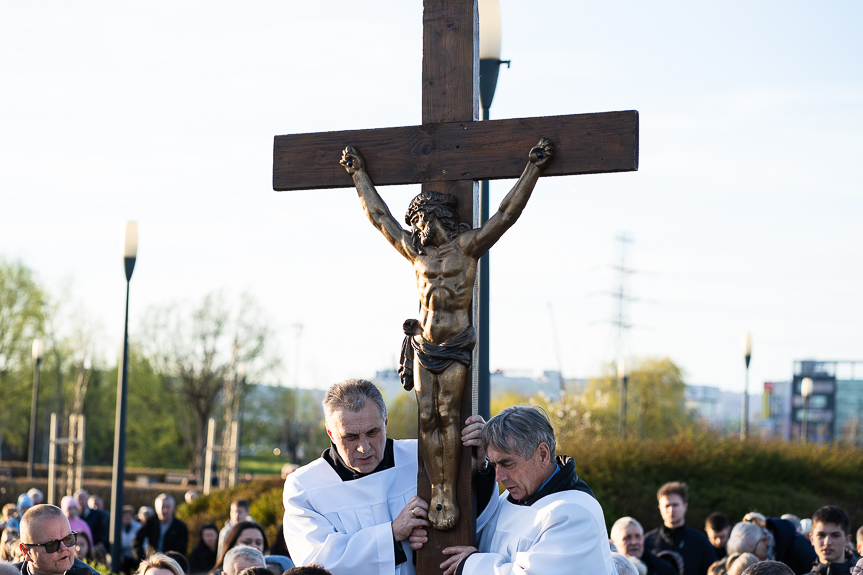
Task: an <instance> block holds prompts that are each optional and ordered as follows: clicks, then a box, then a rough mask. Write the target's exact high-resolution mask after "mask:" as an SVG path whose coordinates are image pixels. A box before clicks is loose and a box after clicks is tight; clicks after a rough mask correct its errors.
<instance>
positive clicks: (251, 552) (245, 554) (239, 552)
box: [222, 545, 267, 575]
mask: <svg viewBox="0 0 863 575" xmlns="http://www.w3.org/2000/svg"><path fill="white" fill-rule="evenodd" d="M249 567H263V568H264V569H266V568H267V562H266V560H265V559H264V554H263V553H261V552H260V551H258V550H257V549H255V548H254V547H248V546H246V545H238V546H237V547H232V548H231V549H229V550H228V552H227V553H225V560H224V561H223V564H222V573H223V574H224V575H237V574H238V573H239V572H240V571H242V570H243V569H248V568H249Z"/></svg>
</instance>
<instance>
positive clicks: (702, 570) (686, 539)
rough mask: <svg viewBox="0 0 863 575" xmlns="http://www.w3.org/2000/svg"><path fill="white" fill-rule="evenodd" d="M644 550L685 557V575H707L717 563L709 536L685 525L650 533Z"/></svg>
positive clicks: (646, 537) (646, 536)
mask: <svg viewBox="0 0 863 575" xmlns="http://www.w3.org/2000/svg"><path fill="white" fill-rule="evenodd" d="M644 549H645V551H650V552H651V553H654V554H656V553H659V552H660V551H674V552H676V553H679V554H680V556H681V557H683V575H706V573H707V569H708V568H709V567H710V565H712V564H713V562H714V561H716V549H714V548H713V545H711V543H710V540H709V539H708V538H707V535H705V534H704V533H702V532H701V531H698V530H696V529H693V528H692V527H689V526H688V525H686V524H685V523H684V524H683V525H681V526H680V527H675V528H674V529H669V528H668V527H666V526H664V525H663V526H662V527H659V528H657V529H654V530H652V531H648V532H647V533H646V534H645V536H644Z"/></svg>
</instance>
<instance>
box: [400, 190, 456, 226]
mask: <svg viewBox="0 0 863 575" xmlns="http://www.w3.org/2000/svg"><path fill="white" fill-rule="evenodd" d="M437 207H440V208H445V209H446V210H447V211H449V212H450V213H451V214H453V215H455V210H456V199H455V196H453V195H450V194H442V193H440V192H422V193H420V194H419V195H418V196H417V197H415V198H414V199H413V200H411V203H410V205H409V206H408V211H407V213H406V214H405V223H406V224H407V225H411V220H412V219H413V217H414V216H415V215H416V214H417V213H418V212H422V211H431V212H433V213H434V212H437V210H435V209H434V208H437Z"/></svg>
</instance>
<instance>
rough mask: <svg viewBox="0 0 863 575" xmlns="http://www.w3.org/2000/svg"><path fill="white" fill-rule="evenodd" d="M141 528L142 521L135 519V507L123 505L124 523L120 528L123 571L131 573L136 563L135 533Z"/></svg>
mask: <svg viewBox="0 0 863 575" xmlns="http://www.w3.org/2000/svg"><path fill="white" fill-rule="evenodd" d="M139 529H141V523H140V522H139V521H138V520H137V519H135V508H134V507H132V506H131V505H124V506H123V525H122V527H121V528H120V542H121V543H122V546H123V561H122V564H121V569H122V571H123V573H131V572H132V569H134V568H135V566H136V563H135V559H134V555H133V551H132V542H133V541H134V540H135V535H136V534H137V533H138V530H139Z"/></svg>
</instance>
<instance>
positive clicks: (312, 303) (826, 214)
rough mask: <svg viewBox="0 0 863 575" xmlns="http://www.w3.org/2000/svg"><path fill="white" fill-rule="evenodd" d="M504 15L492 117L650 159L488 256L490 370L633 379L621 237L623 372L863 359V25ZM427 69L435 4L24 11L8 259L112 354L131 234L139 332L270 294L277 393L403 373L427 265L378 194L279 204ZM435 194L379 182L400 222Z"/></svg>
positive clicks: (771, 16)
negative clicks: (291, 157)
mask: <svg viewBox="0 0 863 575" xmlns="http://www.w3.org/2000/svg"><path fill="white" fill-rule="evenodd" d="M501 17H502V23H503V32H502V36H503V49H502V55H503V58H504V59H511V60H512V68H510V69H506V68H503V69H502V70H501V73H500V80H499V82H498V87H497V92H496V94H495V99H494V102H493V105H492V109H491V115H492V117H493V118H515V117H521V116H542V115H556V114H570V113H582V112H601V111H610V110H628V109H636V110H638V111H639V113H640V121H641V123H640V136H641V141H640V148H641V155H640V169H639V171H638V172H634V173H626V174H603V175H593V176H573V177H558V178H547V179H541V180H540V182H539V184H538V185H537V187H536V191H535V193H534V196H533V198H532V199H531V201H530V204H529V205H528V208H527V209H526V210H525V213H524V215H523V216H522V219H521V220H520V221H519V222H518V223H517V224H516V226H515V227H514V228H513V229H511V230H510V231H509V232H508V233H507V234H506V236H504V238H503V239H502V240H501V241H500V242H499V243H498V245H497V246H495V247H494V248H493V250H492V252H491V265H492V275H491V281H492V284H491V285H492V288H491V289H492V296H491V306H492V312H491V313H492V315H491V323H492V333H491V338H492V339H491V346H492V347H491V367H492V369H504V370H507V369H519V370H529V371H535V372H538V371H541V370H544V369H556V368H557V367H558V360H557V355H556V352H555V344H554V341H555V337H554V334H553V329H555V328H556V331H557V339H558V340H559V342H560V343H559V345H560V355H561V364H562V368H563V372H564V375H565V376H566V377H588V376H591V375H595V374H596V373H597V372H598V371H599V369H600V366H601V365H602V363H603V362H605V361H610V360H612V359H614V355H615V344H614V341H615V340H614V335H613V331H612V328H611V327H610V325H609V324H608V322H609V320H610V319H611V318H612V316H613V313H614V301H613V300H612V298H611V297H609V296H608V295H607V293H608V292H610V291H612V290H614V289H616V282H617V278H616V275H615V273H614V271H613V270H612V269H611V267H610V266H611V265H613V264H615V263H616V260H617V258H618V247H619V246H618V245H617V244H616V243H615V241H614V238H615V236H616V235H619V234H621V233H626V234H627V235H628V236H630V237H631V238H633V240H634V243H633V244H632V245H631V246H630V248H629V250H628V256H629V257H628V261H627V263H628V265H629V266H630V267H633V268H635V269H637V270H639V272H638V273H636V274H633V275H632V277H631V278H630V281H629V289H630V290H631V293H632V295H633V296H634V297H637V298H640V301H638V302H635V303H633V304H632V305H631V306H630V320H631V321H632V323H633V324H634V328H633V329H632V330H630V331H629V334H628V339H627V345H626V348H627V349H626V352H627V354H629V355H635V356H647V355H650V356H669V357H671V358H672V359H673V360H674V361H675V362H677V363H678V365H680V366H681V367H682V368H683V369H684V370H685V372H686V374H687V381H688V382H689V383H693V384H701V385H718V386H720V387H722V388H723V389H727V390H740V389H742V385H743V359H742V351H741V342H742V337H743V333H744V332H746V331H751V332H752V334H753V342H754V343H753V359H752V383H753V388H758V387H759V386H760V384H761V382H763V381H771V380H784V379H788V378H789V377H790V376H791V369H792V361H793V360H795V359H805V358H820V359H863V299H861V297H860V292H861V289H860V286H861V285H863V266H861V262H863V242H861V232H860V229H861V222H863V194H861V191H863V190H861V187H863V186H862V185H861V181H863V178H861V176H860V170H859V166H860V163H861V160H860V158H861V156H863V139H861V133H863V34H860V32H859V26H860V22H861V21H863V4H860V3H859V2H853V1H846V2H840V1H837V2H820V3H816V2H788V1H782V2H780V1H772V2H767V1H764V2H742V1H730V2H729V1H723V2H712V1H711V2H697V3H693V2H683V1H665V2H635V1H632V2H586V1H573V0H567V1H562V0H558V1H547V2H544V3H541V4H536V3H532V2H523V1H516V0H501ZM421 49H422V2H421V0H389V1H372V0H365V1H364V2H356V1H354V2H347V1H344V0H327V1H320V2H300V1H297V0H284V1H282V2H273V1H270V2H266V1H259V2H225V1H212V0H208V1H206V2H204V1H187V2H140V1H139V2H124V3H116V2H88V1H85V2H75V3H68V2H57V1H54V2H20V1H18V2H13V1H9V0H2V1H0V82H2V89H0V200H2V203H0V256H2V257H5V258H7V259H21V260H23V261H24V262H25V263H26V264H27V265H28V266H30V267H31V268H33V269H34V270H35V271H36V272H37V274H38V275H39V277H40V279H41V280H43V282H44V283H45V284H46V285H47V286H48V287H49V288H50V289H52V290H54V291H57V292H59V291H60V289H61V286H63V285H66V284H67V283H68V281H70V280H71V282H72V283H71V285H72V287H71V293H72V294H73V296H72V297H73V298H74V299H75V301H77V302H79V304H76V305H81V306H83V308H84V309H86V310H87V312H88V314H89V315H90V316H91V317H92V318H94V321H96V322H97V323H99V324H101V325H102V340H103V348H104V353H105V356H106V361H114V360H115V357H116V351H115V350H116V349H118V348H119V346H120V343H121V338H122V330H123V305H124V302H123V298H124V286H123V282H124V277H123V272H122V262H121V254H120V245H121V243H122V237H123V229H124V224H125V221H126V220H128V219H133V220H136V221H137V222H138V226H139V233H140V239H139V259H138V263H137V267H136V270H135V275H134V277H133V280H132V299H131V318H132V319H131V324H132V326H131V330H132V335H133V337H134V335H135V334H134V332H135V329H136V327H137V325H138V324H139V322H140V321H141V319H142V318H143V316H144V314H145V311H146V309H147V308H148V306H150V305H153V304H164V303H168V302H171V301H189V302H197V301H200V299H201V298H202V297H203V296H204V295H205V294H207V293H209V292H212V291H216V290H224V291H225V293H226V294H227V295H228V296H229V297H230V298H233V299H234V300H235V301H236V300H237V299H238V296H239V294H240V293H241V292H243V291H248V292H250V293H251V294H253V295H254V296H255V297H256V298H257V299H258V300H259V302H260V303H261V305H262V306H263V307H264V308H265V309H266V310H267V311H268V316H269V318H270V321H271V323H272V326H273V327H274V328H275V329H276V330H277V332H278V334H279V337H278V341H277V342H276V346H277V348H276V350H277V353H278V354H279V355H281V356H282V358H283V363H284V366H283V369H282V370H280V372H279V373H277V374H275V375H274V378H276V379H279V380H281V381H283V382H284V383H288V384H293V381H294V377H295V375H296V374H298V375H299V379H300V384H301V385H302V386H304V387H325V386H327V385H329V384H331V383H333V382H334V381H337V380H340V379H344V378H346V377H354V376H361V377H369V376H372V375H373V374H374V371H375V370H378V369H385V368H390V367H394V365H395V361H396V357H397V354H398V351H399V346H400V342H401V338H402V335H401V324H402V321H403V320H404V319H406V318H408V317H416V309H417V295H416V291H415V284H414V279H413V274H412V272H411V269H410V266H409V265H408V264H407V262H406V261H405V260H403V258H402V257H401V256H399V255H398V254H397V253H396V252H395V250H393V249H392V247H390V246H389V245H388V244H387V243H386V241H385V240H384V239H383V237H382V236H380V234H379V233H378V232H377V231H376V230H375V229H374V228H373V227H372V226H371V224H370V223H369V222H368V221H367V220H366V219H365V216H364V214H363V213H362V210H361V208H360V206H359V202H358V200H357V198H356V193H355V191H353V190H349V189H342V190H318V191H303V192H278V193H277V192H274V191H272V185H271V170H272V142H273V136H274V135H276V134H286V133H300V132H312V131H331V130H342V129H357V128H377V127H386V126H400V125H414V124H418V123H419V122H420V73H421V70H420V64H421V56H422V54H421ZM348 143H349V142H346V144H348ZM526 155H527V150H525V157H526ZM512 183H513V182H512V181H496V182H492V187H491V190H492V203H493V205H496V203H497V202H499V201H500V199H501V198H502V197H503V195H504V194H505V193H506V191H508V189H509V187H511V185H512ZM418 191H419V190H418V187H416V186H398V187H389V188H384V189H382V190H381V192H382V195H383V196H384V198H385V200H386V201H387V202H388V203H389V205H390V207H391V210H392V212H393V213H394V214H395V215H396V217H397V218H399V219H401V216H402V214H403V213H404V211H405V209H406V207H407V204H408V202H409V201H410V199H411V198H412V197H413V195H415V194H416V193H417V192H418ZM552 314H553V317H554V319H553V322H552ZM296 323H302V324H303V326H304V329H303V331H302V338H301V341H300V347H299V350H298V349H297V347H296V346H297V342H296V338H295V332H294V329H293V327H292V326H293V325H294V324H296ZM297 357H299V363H297V362H296V358H297Z"/></svg>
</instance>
